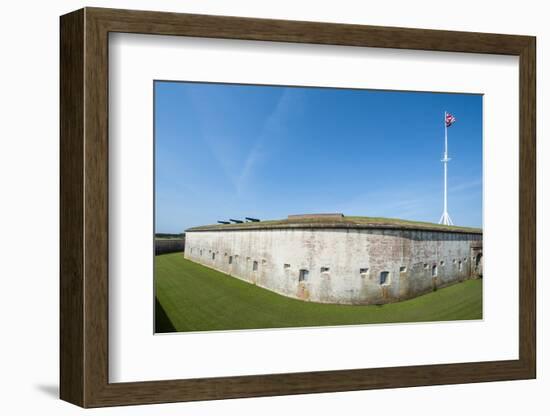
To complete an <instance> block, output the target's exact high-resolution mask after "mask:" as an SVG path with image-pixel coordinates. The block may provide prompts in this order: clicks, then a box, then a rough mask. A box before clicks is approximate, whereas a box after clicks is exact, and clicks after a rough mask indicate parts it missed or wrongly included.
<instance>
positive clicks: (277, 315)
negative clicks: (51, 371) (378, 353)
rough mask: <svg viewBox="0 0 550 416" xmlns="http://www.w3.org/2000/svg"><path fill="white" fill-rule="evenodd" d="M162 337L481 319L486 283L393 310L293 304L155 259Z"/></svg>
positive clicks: (179, 257) (178, 261)
mask: <svg viewBox="0 0 550 416" xmlns="http://www.w3.org/2000/svg"><path fill="white" fill-rule="evenodd" d="M155 286H156V297H157V298H156V303H155V305H156V332H174V331H177V332H179V331H210V330H229V329H252V328H284V327H300V326H321V325H346V324H368V323H389V322H422V321H450V320H464V319H481V317H482V280H467V281H465V282H463V283H459V284H456V285H453V286H450V287H447V288H444V289H440V290H438V291H436V292H431V293H428V294H426V295H423V296H420V297H417V298H415V299H410V300H406V301H403V302H398V303H393V304H388V305H381V306H376V305H372V306H371V305H369V306H351V305H327V304H319V303H310V302H304V301H300V300H296V299H290V298H287V297H285V296H281V295H278V294H276V293H273V292H270V291H269V290H266V289H262V288H260V287H258V286H254V285H252V284H250V283H246V282H243V281H241V280H239V279H237V278H234V277H231V276H228V275H226V274H224V273H221V272H218V271H215V270H212V269H209V268H208V267H204V266H201V265H199V264H196V263H193V262H191V261H189V260H186V259H184V258H183V254H182V253H172V254H164V255H160V256H156V257H155Z"/></svg>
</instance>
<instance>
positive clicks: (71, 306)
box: [59, 10, 85, 406]
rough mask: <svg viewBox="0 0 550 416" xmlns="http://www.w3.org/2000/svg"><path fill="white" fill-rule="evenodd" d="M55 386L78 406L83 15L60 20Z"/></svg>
mask: <svg viewBox="0 0 550 416" xmlns="http://www.w3.org/2000/svg"><path fill="white" fill-rule="evenodd" d="M60 29H61V36H60V41H61V44H60V48H61V50H60V97H59V102H60V114H61V120H60V155H59V160H60V184H59V187H60V201H59V202H60V204H59V205H60V250H59V251H60V388H59V394H60V397H61V398H62V399H63V400H67V401H69V402H71V403H75V404H78V405H81V406H82V405H84V392H83V385H84V383H83V377H84V373H85V368H84V360H83V356H82V351H83V350H84V314H83V304H84V287H83V282H84V280H83V279H84V271H83V256H84V228H83V222H84V210H83V209H82V204H83V200H84V182H83V172H84V157H83V151H82V149H83V139H84V95H83V94H84V76H83V74H84V12H83V11H82V10H79V11H77V12H74V13H72V14H70V15H68V16H66V17H64V18H63V19H61V22H60Z"/></svg>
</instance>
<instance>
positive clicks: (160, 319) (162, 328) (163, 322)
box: [155, 298, 177, 334]
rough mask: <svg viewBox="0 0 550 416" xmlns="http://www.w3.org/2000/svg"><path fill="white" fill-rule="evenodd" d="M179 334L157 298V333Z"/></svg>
mask: <svg viewBox="0 0 550 416" xmlns="http://www.w3.org/2000/svg"><path fill="white" fill-rule="evenodd" d="M163 332H177V331H176V328H175V327H174V325H173V324H172V321H171V320H170V318H169V317H168V315H167V314H166V312H165V310H164V308H163V307H162V305H161V304H160V302H159V300H158V299H157V298H155V333H156V334H158V333H163Z"/></svg>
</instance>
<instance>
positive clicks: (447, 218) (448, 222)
mask: <svg viewBox="0 0 550 416" xmlns="http://www.w3.org/2000/svg"><path fill="white" fill-rule="evenodd" d="M443 125H444V127H445V152H444V153H443V159H442V160H441V161H442V162H443V214H442V215H441V218H440V220H439V223H440V224H445V225H453V221H452V220H451V217H450V216H449V213H448V212H447V162H448V161H449V160H450V159H449V158H448V157H447V129H448V127H447V111H445V112H444V113H443Z"/></svg>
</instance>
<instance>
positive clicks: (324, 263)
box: [151, 80, 483, 334]
mask: <svg viewBox="0 0 550 416" xmlns="http://www.w3.org/2000/svg"><path fill="white" fill-rule="evenodd" d="M153 89H154V94H153V99H154V103H153V108H154V110H153V111H154V224H155V230H154V236H152V238H154V253H152V254H151V255H152V256H154V296H155V308H154V311H152V313H154V323H155V328H154V332H155V333H157V334H160V333H174V332H200V331H230V330H231V331H233V330H259V329H275V328H304V327H323V326H332V327H335V326H345V325H367V324H398V323H416V322H438V321H474V320H482V319H483V94H473V93H471V94H470V93H456V92H453V91H449V92H431V91H394V90H376V89H360V88H340V87H339V88H335V87H326V86H300V85H255V84H232V83H218V82H198V81H179V80H178V81H174V80H155V81H154V82H153Z"/></svg>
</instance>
